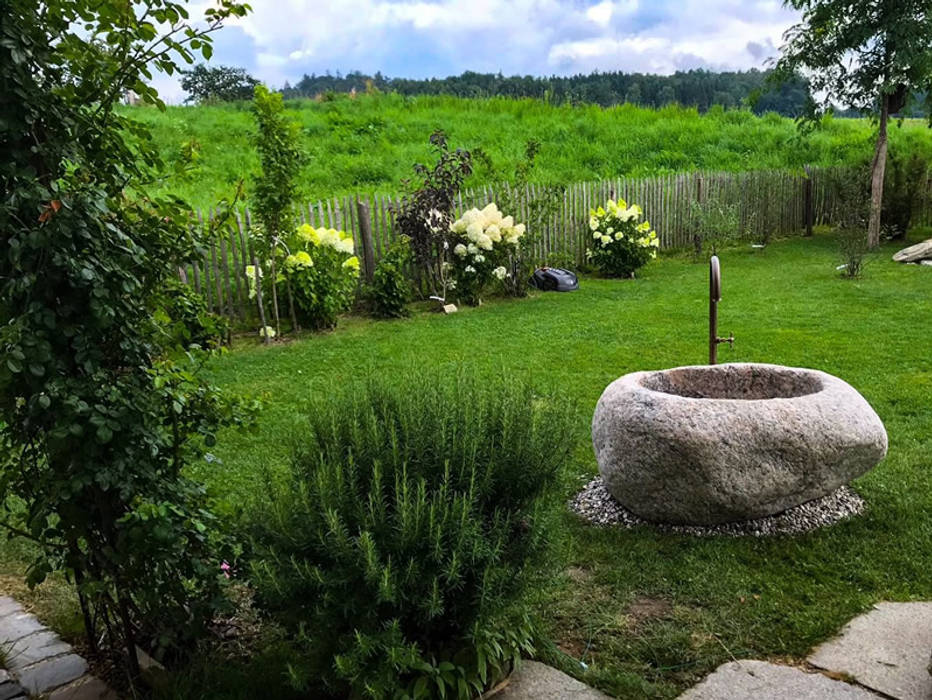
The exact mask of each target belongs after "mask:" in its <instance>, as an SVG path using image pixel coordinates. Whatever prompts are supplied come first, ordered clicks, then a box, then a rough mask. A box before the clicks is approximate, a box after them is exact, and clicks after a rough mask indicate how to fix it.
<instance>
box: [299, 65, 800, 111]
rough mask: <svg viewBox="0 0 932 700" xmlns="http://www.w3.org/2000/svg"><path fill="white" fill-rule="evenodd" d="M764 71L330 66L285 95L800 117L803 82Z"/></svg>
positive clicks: (303, 79) (301, 80)
mask: <svg viewBox="0 0 932 700" xmlns="http://www.w3.org/2000/svg"><path fill="white" fill-rule="evenodd" d="M768 75H769V71H761V70H757V69H751V70H748V71H728V72H721V73H717V72H713V71H707V70H689V71H678V72H676V73H674V74H672V75H650V74H645V73H623V72H620V71H613V72H598V71H597V72H594V73H590V74H588V75H583V74H578V75H572V76H566V77H563V76H532V75H525V76H520V75H512V76H505V75H502V74H501V73H476V72H473V71H466V72H465V73H462V74H461V75H454V76H449V77H446V78H428V79H424V80H415V79H409V78H389V77H386V76H384V75H382V73H380V72H377V73H375V74H374V75H367V74H365V73H361V72H359V71H352V72H350V73H346V74H345V75H344V74H341V73H340V72H339V71H338V72H336V73H330V72H329V71H328V72H326V73H324V74H322V75H317V74H315V73H312V74H310V75H307V74H305V75H304V76H303V77H302V78H301V79H300V80H299V81H298V82H296V83H295V84H294V85H291V84H289V83H286V84H285V86H284V88H283V89H282V93H283V95H284V96H285V97H286V98H300V97H315V96H317V95H321V94H327V93H340V92H350V91H352V90H355V91H357V92H361V91H364V90H368V91H372V90H380V91H383V92H397V93H399V94H402V95H440V94H442V95H455V96H457V97H495V96H501V97H533V98H536V99H541V100H545V101H547V102H550V103H555V104H564V103H569V104H576V103H588V104H598V105H602V106H603V107H609V106H611V105H617V104H622V103H631V104H636V105H640V106H644V107H663V106H665V105H668V104H672V103H678V104H681V105H686V106H690V107H697V108H698V109H699V110H700V111H705V110H707V109H708V108H709V107H711V106H712V105H722V106H723V107H725V108H726V109H727V108H730V107H740V106H750V107H751V108H752V109H754V111H755V112H757V113H763V112H768V111H772V112H778V113H780V114H783V115H785V116H791V117H797V116H800V115H801V114H803V113H804V112H805V109H806V105H807V103H808V100H809V98H810V92H809V88H808V85H807V83H806V81H805V80H804V79H803V78H802V77H800V76H791V77H789V78H786V79H784V80H782V81H781V82H780V83H779V84H770V83H768V82H767V78H768Z"/></svg>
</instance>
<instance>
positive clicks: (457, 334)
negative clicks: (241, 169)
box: [195, 236, 932, 698]
mask: <svg viewBox="0 0 932 700" xmlns="http://www.w3.org/2000/svg"><path fill="white" fill-rule="evenodd" d="M895 249H896V246H892V247H891V246H889V245H888V246H886V247H885V248H884V249H883V250H882V251H881V252H880V253H879V254H878V255H877V256H876V257H875V258H874V259H873V260H872V261H871V263H870V264H869V265H868V267H867V271H866V273H865V276H864V278H863V279H862V280H859V281H850V280H843V279H840V278H839V277H838V276H837V272H836V271H835V265H836V263H837V256H836V253H835V244H834V241H833V240H832V239H831V238H830V237H827V236H826V237H821V236H817V237H816V238H814V239H793V240H787V241H782V242H778V243H776V244H773V245H771V246H770V247H768V248H767V249H765V250H763V251H754V250H750V249H745V248H740V249H733V250H727V251H725V252H724V253H723V254H722V256H721V257H722V268H723V290H724V292H723V300H722V303H721V305H720V330H721V331H723V332H724V334H726V335H727V334H728V333H729V332H734V334H735V337H736V342H735V347H734V350H733V351H729V350H728V348H727V347H723V348H722V351H721V354H722V358H721V359H722V360H723V361H756V362H772V363H779V364H786V365H793V366H803V367H814V368H818V369H822V370H825V371H828V372H831V373H833V374H835V375H837V376H839V377H842V378H843V379H845V380H846V381H848V382H849V383H851V384H852V385H853V386H854V387H856V388H857V389H858V390H860V391H861V392H862V393H863V394H864V396H865V397H866V398H867V399H868V401H869V402H870V403H871V404H872V405H873V406H874V408H875V409H876V410H877V412H878V413H879V414H880V416H881V418H882V419H883V421H884V423H885V424H886V427H887V430H888V433H889V437H890V451H889V455H888V457H887V458H886V459H885V460H884V462H883V463H882V464H881V465H880V466H879V467H877V468H876V469H875V470H873V471H872V472H870V473H869V474H867V475H866V476H864V477H862V478H861V479H859V480H858V481H857V482H856V488H857V490H858V491H859V492H860V493H861V494H862V495H863V496H864V498H865V499H866V501H867V504H868V510H867V512H866V514H865V515H864V516H862V517H860V518H857V519H855V520H851V521H848V522H844V523H842V524H839V525H836V526H835V527H832V528H830V529H827V530H824V531H821V532H816V533H812V534H809V535H805V536H802V537H796V538H787V537H776V538H769V539H730V538H720V537H716V538H708V539H697V538H693V537H685V536H678V535H661V534H657V533H655V532H652V531H650V530H648V529H642V530H635V531H623V530H617V529H598V528H593V527H590V526H587V525H585V524H582V523H581V522H579V521H578V520H577V519H576V518H575V517H574V516H572V515H571V514H570V513H569V512H567V513H566V515H565V517H564V519H563V528H564V529H563V534H564V535H565V542H564V546H563V548H562V556H560V557H557V558H555V559H554V563H553V566H554V569H555V570H556V571H558V572H559V573H560V577H561V580H562V584H561V585H560V586H558V588H557V589H556V590H555V591H553V592H551V593H549V594H548V597H547V600H546V603H545V605H543V606H542V614H543V617H544V619H545V620H546V622H547V624H548V626H549V631H550V634H551V636H552V638H553V639H554V640H555V642H556V648H555V649H551V650H549V651H545V657H546V658H548V659H549V660H550V661H551V662H553V663H557V664H560V665H562V666H563V667H564V668H565V669H566V670H569V671H571V672H573V673H575V674H576V675H578V676H580V677H581V678H583V679H584V680H586V681H588V682H590V683H593V684H595V685H596V686H598V687H600V688H602V689H603V690H605V691H606V692H608V693H611V694H613V695H616V696H617V697H622V698H643V697H657V698H669V697H674V696H675V695H676V694H678V693H679V692H680V691H682V689H683V688H684V687H685V686H686V685H688V684H689V683H692V682H694V681H696V680H698V678H700V677H701V676H702V675H703V674H705V673H707V672H708V671H710V670H711V669H713V668H714V667H715V666H716V665H718V664H719V663H722V662H725V661H728V660H730V659H732V658H746V657H801V656H803V655H804V654H805V653H806V652H807V650H808V649H809V648H810V647H811V646H812V645H814V644H815V643H817V642H819V641H820V640H822V639H825V638H827V637H829V636H830V635H832V634H833V633H834V632H835V631H836V630H837V629H839V628H840V627H841V626H842V624H843V623H844V622H846V621H847V620H848V619H849V618H850V617H852V616H853V615H855V614H856V613H858V612H859V611H862V610H864V609H865V608H867V607H868V606H869V605H871V604H872V603H873V602H875V601H878V600H882V599H893V600H908V599H912V598H932V410H930V406H932V304H930V303H929V299H930V294H932V269H929V268H926V267H918V266H901V265H897V264H894V263H892V262H890V261H889V254H890V253H892V252H893V251H894V250H895ZM706 275H707V268H706V266H705V265H704V264H696V263H693V262H691V261H690V260H688V259H686V258H667V259H663V260H661V261H659V262H655V263H653V264H651V265H649V266H648V267H647V268H645V269H644V270H643V274H642V275H641V278H640V279H638V280H636V281H616V280H603V279H588V278H587V279H583V281H582V284H581V289H580V291H578V292H576V293H571V294H539V295H536V296H533V297H531V298H529V299H526V300H521V301H512V300H507V301H506V300H494V301H492V302H490V303H487V304H485V305H483V306H482V307H480V308H477V309H466V310H463V311H462V312H461V313H457V314H455V315H452V316H442V315H434V314H421V315H418V316H416V317H414V318H411V319H408V320H402V321H392V322H374V321H367V320H363V319H358V318H352V319H348V320H346V321H345V322H344V323H342V324H341V326H340V327H339V328H338V329H337V330H336V331H335V332H332V333H329V334H326V335H319V336H306V337H303V338H301V339H299V340H295V341H293V342H286V343H283V344H277V345H274V346H272V347H270V348H266V347H263V346H261V345H259V344H258V343H257V342H255V341H254V340H253V339H246V340H242V341H241V342H240V345H239V347H238V348H237V349H236V350H234V351H233V352H232V353H230V354H229V355H227V356H226V357H224V358H223V359H221V360H220V361H218V362H217V363H216V364H215V365H214V366H213V368H212V373H213V376H214V379H215V380H216V381H217V382H219V383H220V384H221V385H223V386H225V387H227V388H229V389H231V390H234V391H245V392H248V393H251V394H254V395H261V396H262V397H263V398H264V401H265V409H264V411H263V413H262V415H261V417H260V419H259V422H258V426H257V428H256V431H255V432H253V433H229V434H226V435H224V436H223V437H222V439H221V440H220V442H219V445H218V449H217V450H216V453H215V454H216V456H217V457H218V458H219V459H220V460H221V463H219V464H218V463H216V462H214V463H207V462H205V463H203V464H202V465H200V466H198V467H197V468H196V469H195V472H196V474H197V476H199V477H201V478H203V479H205V480H206V481H207V482H208V483H209V484H210V485H211V487H212V488H213V489H214V490H215V492H217V493H218V494H221V495H222V497H223V498H225V499H227V500H228V501H229V502H230V503H231V504H233V503H235V504H237V505H238V506H239V505H242V504H245V503H248V502H249V501H250V500H251V499H252V498H253V497H254V496H255V494H257V493H261V491H262V488H263V479H264V478H265V475H266V474H268V475H271V476H272V477H273V478H274V476H275V475H277V474H281V473H282V472H283V470H284V466H285V464H286V463H287V459H288V454H289V449H290V448H289V445H290V444H291V443H292V441H294V440H300V439H301V436H302V432H303V423H304V419H303V415H302V412H303V411H304V408H305V406H306V403H307V401H308V399H309V398H310V397H311V396H314V395H320V394H321V393H326V392H328V391H333V390H334V387H336V386H338V385H342V384H346V383H350V382H355V381H357V380H359V379H360V378H362V377H363V376H365V375H366V374H367V373H379V374H383V375H385V376H389V377H397V378H398V379H399V382H403V378H404V376H406V374H408V373H411V372H429V373H432V374H434V373H436V372H437V371H440V372H441V373H443V372H449V373H451V374H452V373H453V372H455V371H456V370H457V368H459V367H466V368H468V369H469V370H470V371H475V372H478V373H480V374H484V375H489V376H491V375H495V374H500V373H504V374H505V375H508V376H513V375H524V376H527V377H530V379H531V381H532V382H533V383H534V384H535V385H536V386H538V387H540V389H541V390H545V389H558V390H560V391H562V392H564V394H565V395H566V396H567V397H568V399H569V400H571V401H575V402H576V403H578V404H579V405H580V406H581V407H582V409H583V415H584V416H588V415H591V411H592V410H593V409H594V407H595V403H596V401H597V400H598V397H599V395H600V393H601V392H602V390H603V389H604V387H605V386H606V385H607V384H608V383H609V382H611V381H612V380H613V379H615V378H616V377H618V376H619V375H621V374H624V373H626V372H630V371H634V370H643V369H658V368H664V367H671V366H676V365H683V364H691V363H702V362H704V360H705V359H706V352H707V345H706V337H707V335H706V334H707V325H706V323H707V304H708V297H707V289H708V287H707V277H706ZM401 390H403V384H401ZM577 439H578V445H577V447H578V449H577V461H576V465H575V468H574V471H573V473H572V474H569V475H567V482H566V487H565V494H564V495H565V496H566V497H567V498H569V497H570V496H571V495H572V494H573V493H574V492H575V490H577V489H578V488H579V487H580V486H582V484H583V483H585V482H586V481H587V480H588V479H590V478H591V477H592V476H593V475H594V474H596V471H597V468H596V463H595V459H594V457H593V455H592V450H591V446H590V443H589V425H588V422H586V421H581V422H580V425H579V430H578V437H577ZM578 661H582V662H583V663H585V664H586V669H584V668H583V667H582V666H581V665H580V664H579V663H578ZM243 697H245V696H243Z"/></svg>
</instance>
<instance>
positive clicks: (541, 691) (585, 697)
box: [488, 661, 611, 700]
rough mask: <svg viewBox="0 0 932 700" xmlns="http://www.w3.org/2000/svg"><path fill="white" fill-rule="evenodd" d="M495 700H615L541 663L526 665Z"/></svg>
mask: <svg viewBox="0 0 932 700" xmlns="http://www.w3.org/2000/svg"><path fill="white" fill-rule="evenodd" d="M488 697H489V698H491V700H544V699H545V698H546V700H611V699H610V698H609V696H608V695H605V694H603V693H600V692H599V691H598V690H596V689H594V688H590V687H589V686H588V685H586V684H585V683H580V682H579V681H578V680H576V679H575V678H572V677H571V676H568V675H566V674H565V673H563V671H558V670H557V669H555V668H553V667H551V666H547V665H546V664H542V663H540V662H539V661H522V662H521V666H520V667H519V668H518V670H517V671H515V673H514V675H512V677H511V679H510V680H509V682H508V685H506V686H505V687H504V688H502V689H501V690H499V691H498V692H497V693H492V694H491V695H490V696H488Z"/></svg>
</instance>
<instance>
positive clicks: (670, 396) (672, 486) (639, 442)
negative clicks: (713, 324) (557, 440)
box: [592, 363, 887, 525]
mask: <svg viewBox="0 0 932 700" xmlns="http://www.w3.org/2000/svg"><path fill="white" fill-rule="evenodd" d="M592 442H593V447H594V448H595V454H596V458H597V460H598V463H599V471H600V472H601V474H602V478H603V479H604V482H605V486H606V488H607V489H608V491H609V493H611V495H612V496H613V497H614V498H615V499H616V500H617V501H618V502H619V503H621V505H623V506H625V507H626V508H628V509H629V510H631V511H632V512H634V513H635V514H637V515H639V516H640V517H642V518H644V519H645V520H650V521H653V522H662V523H671V524H683V525H714V524H719V523H727V522H735V521H740V520H750V519H754V518H761V517H764V516H767V515H773V514H775V513H780V512H782V511H784V510H787V509H788V508H792V507H793V506H797V505H799V504H801V503H805V502H807V501H811V500H813V499H815V498H820V497H822V496H825V495H827V494H829V493H832V492H833V491H834V490H835V489H837V488H838V487H840V486H842V485H844V484H847V483H848V482H850V481H851V480H852V479H854V478H855V477H858V476H860V475H861V474H863V473H865V472H866V471H868V470H869V469H871V468H872V467H873V466H875V465H876V464H877V463H878V462H879V461H880V460H881V459H883V457H884V455H886V452H887V433H886V430H884V427H883V423H882V422H881V420H880V418H879V417H878V416H877V414H876V413H875V412H874V410H873V409H872V408H871V407H870V405H869V404H868V403H867V401H866V400H865V399H864V397H862V396H861V395H860V394H859V393H858V392H857V391H856V390H855V389H854V388H853V387H851V386H850V385H849V384H847V383H846V382H844V381H842V380H841V379H839V378H838V377H834V376H832V375H830V374H826V373H825V372H820V371H817V370H811V369H799V368H793V367H783V366H779V365H766V364H753V363H734V364H722V365H708V366H695V367H677V368H674V369H667V370H661V371H656V372H635V373H633V374H627V375H625V376H623V377H621V378H619V379H617V380H615V381H614V382H612V383H611V384H610V385H609V386H608V387H607V388H606V389H605V391H604V392H603V394H602V397H601V398H600V399H599V403H598V405H597V406H596V410H595V415H594V417H593V421H592Z"/></svg>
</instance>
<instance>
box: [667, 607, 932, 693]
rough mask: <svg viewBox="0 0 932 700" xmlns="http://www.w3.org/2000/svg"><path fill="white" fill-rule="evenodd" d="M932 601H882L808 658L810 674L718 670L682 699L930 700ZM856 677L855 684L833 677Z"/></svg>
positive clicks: (760, 665) (769, 667)
mask: <svg viewBox="0 0 932 700" xmlns="http://www.w3.org/2000/svg"><path fill="white" fill-rule="evenodd" d="M930 657H932V602H930V603H878V604H877V605H876V606H875V607H874V609H873V610H871V611H870V612H868V613H865V614H864V615H861V616H859V617H856V618H855V619H854V620H852V621H851V622H849V623H848V624H847V625H846V626H845V627H844V629H843V630H842V631H841V634H840V635H839V636H838V637H836V638H835V639H832V640H829V641H828V642H825V643H824V644H822V645H820V646H819V647H817V648H816V649H815V650H814V651H813V652H812V654H811V655H810V656H809V658H808V659H807V661H808V663H809V664H810V665H811V667H812V669H811V670H804V669H799V668H793V667H790V666H780V665H777V664H771V663H768V662H766V661H755V660H746V661H733V662H731V663H727V664H723V665H722V666H719V667H718V668H717V669H716V670H715V671H714V672H713V673H712V674H711V675H709V676H708V677H707V678H706V679H705V680H704V681H702V683H700V684H699V685H697V686H695V687H694V688H690V689H689V690H687V691H686V692H685V693H684V694H683V695H681V696H680V698H681V700H758V699H760V700H764V699H767V700H796V699H798V700H810V699H811V700H817V699H821V698H825V700H880V699H881V698H888V699H889V698H892V699H893V700H932V675H930V670H932V667H930V660H932V659H930ZM819 669H822V670H824V671H828V672H831V674H832V675H833V676H834V677H844V678H846V679H850V680H851V682H850V683H846V682H844V681H841V680H835V679H834V678H829V677H828V676H826V675H823V674H822V673H820V672H819Z"/></svg>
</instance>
